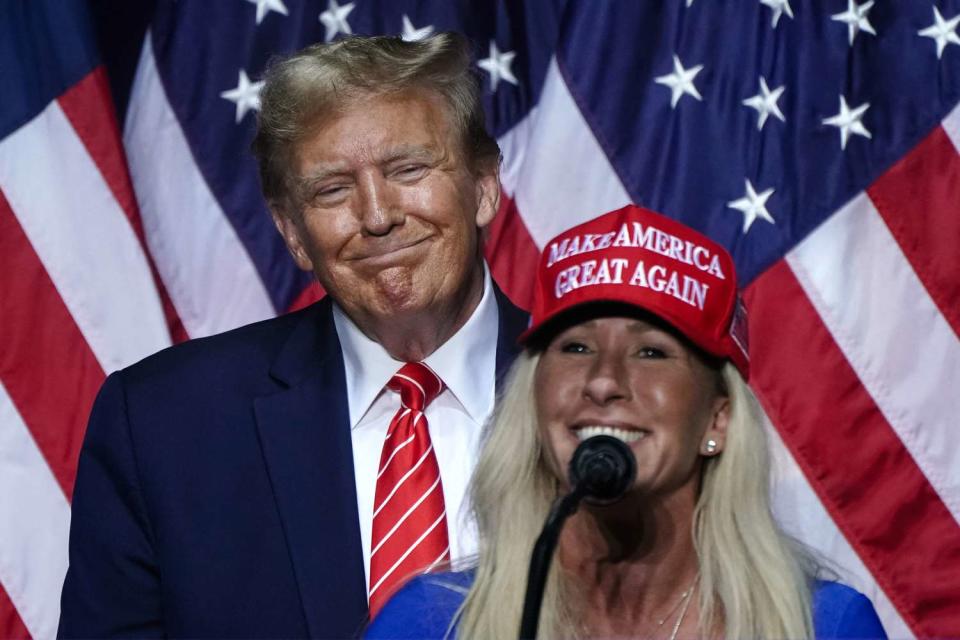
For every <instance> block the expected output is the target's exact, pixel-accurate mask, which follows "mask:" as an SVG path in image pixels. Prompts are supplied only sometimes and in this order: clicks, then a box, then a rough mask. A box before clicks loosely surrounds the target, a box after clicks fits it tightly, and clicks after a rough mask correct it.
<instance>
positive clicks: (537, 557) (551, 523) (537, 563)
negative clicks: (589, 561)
mask: <svg viewBox="0 0 960 640" xmlns="http://www.w3.org/2000/svg"><path fill="white" fill-rule="evenodd" d="M586 495H587V491H586V489H585V488H584V486H583V485H577V486H576V487H575V488H574V490H573V491H571V492H570V493H568V494H567V495H565V496H563V497H562V498H560V499H559V500H557V501H556V502H554V503H553V507H552V508H551V509H550V514H549V515H548V516H547V521H546V523H544V525H543V531H541V532H540V537H538V538H537V542H536V544H534V545H533V554H532V555H531V557H530V573H529V576H528V578H527V594H526V596H524V598H523V615H522V616H521V618H520V638H521V640H534V638H536V637H537V627H538V626H540V605H541V604H542V603H543V590H544V587H545V586H546V584H547V574H548V573H549V572H550V561H551V560H552V559H553V551H554V549H556V547H557V540H558V539H559V538H560V530H561V529H563V523H564V522H566V520H567V518H569V517H570V516H572V515H573V514H574V513H576V511H577V507H579V506H580V501H581V500H582V499H583V498H584V497H585V496H586Z"/></svg>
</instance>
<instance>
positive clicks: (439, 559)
mask: <svg viewBox="0 0 960 640" xmlns="http://www.w3.org/2000/svg"><path fill="white" fill-rule="evenodd" d="M444 515H446V513H444ZM448 553H450V545H447V548H446V549H444V550H443V553H441V554H440V555H439V556H437V559H436V560H434V561H433V562H431V563H430V564H429V565H428V566H427V568H426V569H424V570H423V572H424V573H430V572H431V571H433V569H434V568H435V567H436V566H437V565H438V564H440V561H441V560H443V558H444V556H446V555H447V554H448Z"/></svg>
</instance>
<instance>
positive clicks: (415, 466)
mask: <svg viewBox="0 0 960 640" xmlns="http://www.w3.org/2000/svg"><path fill="white" fill-rule="evenodd" d="M431 451H433V444H431V445H430V446H429V447H428V448H427V450H426V451H424V452H423V455H422V456H420V459H419V460H417V463H416V464H415V465H413V468H412V469H410V471H407V472H406V473H405V474H403V477H402V478H400V481H399V482H397V484H396V485H395V486H394V487H393V491H391V492H390V495H388V496H387V497H386V498H385V499H384V500H383V502H382V503H381V504H380V506H379V507H377V510H376V511H374V512H373V517H374V518H376V517H377V514H378V513H380V511H382V510H383V508H384V507H385V506H387V503H388V502H390V498H392V497H393V496H394V494H395V493H396V492H397V489H399V488H400V486H401V485H402V484H403V483H404V482H406V481H407V478H409V477H410V475H411V474H412V473H413V472H414V471H416V470H417V469H419V468H420V465H421V464H423V461H424V460H426V459H427V456H428V455H430V452H431Z"/></svg>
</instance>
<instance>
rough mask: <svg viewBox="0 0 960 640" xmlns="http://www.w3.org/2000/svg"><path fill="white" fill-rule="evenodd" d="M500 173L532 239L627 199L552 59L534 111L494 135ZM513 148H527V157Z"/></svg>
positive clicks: (540, 238)
mask: <svg viewBox="0 0 960 640" xmlns="http://www.w3.org/2000/svg"><path fill="white" fill-rule="evenodd" d="M499 141H500V143H501V145H502V147H503V149H504V156H505V157H507V158H508V160H507V161H506V162H505V164H504V169H503V171H502V175H501V179H502V180H503V184H504V188H505V189H506V190H507V191H508V192H510V191H512V192H513V197H514V200H515V202H516V203H517V207H518V209H519V210H520V211H521V212H523V220H524V223H525V226H526V227H527V230H528V231H529V232H530V236H531V237H532V238H533V241H534V242H535V243H536V244H537V246H539V247H543V245H544V244H546V243H547V241H549V240H550V238H552V237H554V236H555V235H557V234H558V233H560V232H562V231H564V230H566V229H569V228H570V227H572V226H574V225H576V224H579V223H581V222H585V221H587V220H589V219H591V218H594V217H596V216H597V215H599V214H601V213H605V212H607V211H611V210H613V209H616V208H618V207H621V206H623V205H625V204H627V203H628V202H630V196H629V195H628V194H627V192H626V189H624V188H623V184H622V183H621V182H620V180H619V178H617V176H616V174H615V173H614V171H613V169H612V167H611V166H610V161H609V160H608V159H607V156H606V154H605V153H604V152H603V149H601V148H600V145H599V144H598V143H597V140H596V138H595V137H594V135H593V132H592V131H591V129H590V127H589V126H588V125H587V123H586V121H585V120H584V119H583V115H582V114H581V113H580V110H579V109H578V108H577V105H576V103H575V102H574V100H573V97H572V96H571V95H570V91H569V89H568V88H567V84H566V82H565V81H564V79H563V77H562V76H561V75H560V70H559V68H558V67H557V62H556V59H554V60H552V61H551V62H550V66H549V68H548V70H547V76H546V79H545V81H544V85H543V93H542V95H541V98H540V103H539V105H538V107H537V109H536V110H535V111H531V112H530V114H529V115H528V116H527V117H526V118H525V119H524V120H523V121H522V122H521V123H520V124H519V125H518V126H516V127H514V128H513V129H511V131H510V132H509V133H507V134H505V135H504V136H502V137H501V138H500V139H499ZM518 149H530V150H533V152H532V153H531V155H530V156H529V157H526V156H525V155H522V154H520V153H517V150H518Z"/></svg>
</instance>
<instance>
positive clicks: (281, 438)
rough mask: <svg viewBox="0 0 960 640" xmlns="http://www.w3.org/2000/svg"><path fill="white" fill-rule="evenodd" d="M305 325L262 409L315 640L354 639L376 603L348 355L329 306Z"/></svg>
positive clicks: (266, 448) (286, 350) (280, 361)
mask: <svg viewBox="0 0 960 640" xmlns="http://www.w3.org/2000/svg"><path fill="white" fill-rule="evenodd" d="M315 310H316V312H315V313H310V314H307V315H305V316H304V319H303V320H302V321H301V322H300V324H299V325H298V326H297V327H296V328H295V330H294V331H293V333H292V334H291V336H290V338H289V339H288V340H287V343H286V344H285V345H284V347H283V349H282V350H281V352H280V354H279V357H278V358H277V360H276V362H275V363H274V366H273V368H272V369H271V372H270V373H271V376H273V377H274V379H275V380H276V381H277V382H278V383H279V384H280V387H281V390H280V391H278V392H277V393H274V394H272V395H269V396H264V397H261V398H257V399H256V400H255V401H254V411H255V415H256V420H257V428H258V430H259V434H260V442H261V446H262V448H263V455H264V458H265V460H266V464H267V468H268V471H269V474H270V480H271V483H272V485H273V491H274V495H275V497H276V501H277V508H278V510H279V513H280V519H281V521H282V523H283V528H284V533H285V534H286V538H287V544H288V547H289V550H290V560H291V563H292V565H293V571H294V574H295V575H296V580H297V584H298V585H299V588H300V595H301V598H302V602H303V609H304V613H305V616H306V619H307V626H308V629H309V632H310V635H311V636H314V637H317V636H322V637H326V636H330V637H333V636H345V635H355V634H356V633H357V632H358V631H359V630H360V628H361V627H362V625H363V624H364V621H365V619H366V614H367V599H366V585H365V583H364V571H363V554H362V550H361V545H360V529H359V520H358V516H357V496H356V484H355V478H354V471H353V453H352V445H351V438H350V420H349V409H348V407H347V393H346V382H345V380H344V371H343V356H342V354H341V352H340V343H339V340H338V339H337V335H336V330H335V328H334V324H333V318H332V315H331V310H330V303H329V301H325V302H321V303H318V304H317V305H316V307H315Z"/></svg>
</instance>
